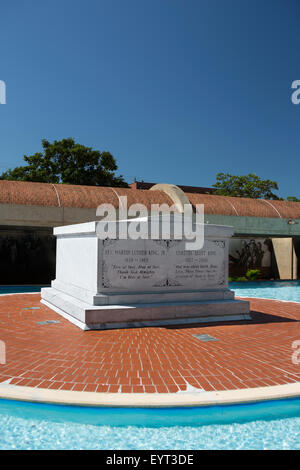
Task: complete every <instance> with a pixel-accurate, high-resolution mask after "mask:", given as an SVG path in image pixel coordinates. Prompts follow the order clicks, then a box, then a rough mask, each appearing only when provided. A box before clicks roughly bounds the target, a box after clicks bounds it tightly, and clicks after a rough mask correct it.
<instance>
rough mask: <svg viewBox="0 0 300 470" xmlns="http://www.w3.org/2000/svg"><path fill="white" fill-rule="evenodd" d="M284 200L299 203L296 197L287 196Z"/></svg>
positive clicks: (299, 200)
mask: <svg viewBox="0 0 300 470" xmlns="http://www.w3.org/2000/svg"><path fill="white" fill-rule="evenodd" d="M286 200H287V201H289V202H300V199H298V198H297V197H296V196H288V197H287V198H286Z"/></svg>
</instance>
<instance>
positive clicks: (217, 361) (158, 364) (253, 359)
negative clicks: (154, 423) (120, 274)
mask: <svg viewBox="0 0 300 470" xmlns="http://www.w3.org/2000/svg"><path fill="white" fill-rule="evenodd" d="M249 300H250V301H251V310H252V315H253V321H252V322H250V321H243V322H236V323H232V322H231V323H229V322H228V323H222V324H220V323H214V324H205V325H203V324H201V325H197V326H194V325H193V326H192V327H191V326H190V325H189V326H188V327H183V326H173V327H160V328H159V327H151V328H132V329H119V330H107V331H81V330H80V329H79V328H77V327H76V326H74V325H72V324H71V323H69V322H68V321H67V320H65V319H64V318H62V317H60V316H59V315H58V314H56V313H55V312H53V311H52V310H50V309H49V308H47V307H46V306H44V305H42V304H41V303H40V294H29V295H7V296H0V340H1V341H4V342H5V344H6V364H0V382H5V381H7V380H8V379H10V383H11V384H14V385H19V386H29V387H39V388H48V389H61V390H77V391H93V392H114V393H115V392H121V393H122V392H123V393H136V392H140V393H155V392H156V393H165V392H169V393H175V392H178V391H179V390H181V391H185V390H187V391H189V390H190V391H192V390H193V387H194V388H196V389H203V390H207V391H209V390H230V389H241V388H253V387H261V386H271V385H279V384H286V383H293V382H298V381H300V364H299V365H295V364H293V363H292V353H293V349H292V342H293V341H294V340H300V304H297V303H292V302H279V301H275V300H263V299H249ZM46 320H56V321H57V320H58V321H60V323H49V324H39V322H45V321H46ZM195 334H206V335H211V336H213V337H214V338H216V339H217V340H218V341H210V342H201V341H200V340H199V339H197V338H196V337H195V336H194V335H195Z"/></svg>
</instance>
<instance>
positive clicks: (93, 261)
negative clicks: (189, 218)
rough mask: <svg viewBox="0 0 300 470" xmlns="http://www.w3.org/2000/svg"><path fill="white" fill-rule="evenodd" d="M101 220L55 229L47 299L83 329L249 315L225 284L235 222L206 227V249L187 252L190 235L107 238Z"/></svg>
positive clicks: (44, 292) (45, 292) (44, 295)
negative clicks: (52, 274) (52, 272)
mask: <svg viewBox="0 0 300 470" xmlns="http://www.w3.org/2000/svg"><path fill="white" fill-rule="evenodd" d="M135 220H140V221H142V222H143V223H149V218H147V219H135ZM130 222H132V220H121V221H118V222H116V223H117V224H128V223H130ZM101 223H102V222H88V223H84V224H76V225H70V226H64V227H57V228H55V229H54V234H55V236H56V238H57V255H56V279H55V280H54V281H52V284H51V287H50V288H43V289H42V302H43V303H44V304H45V305H47V306H48V307H50V308H52V309H53V310H55V311H56V312H58V313H59V314H61V315H62V316H64V317H65V318H67V319H68V320H70V321H71V322H73V323H74V324H76V325H77V326H79V327H80V328H82V329H105V328H122V327H135V326H147V325H168V324H192V323H199V322H207V321H209V322H211V321H224V320H225V321H235V320H245V319H250V314H249V302H247V301H240V300H235V298H234V292H232V291H231V290H230V289H229V288H228V245H229V239H230V238H231V236H232V234H233V229H232V227H228V226H220V225H209V224H204V246H203V248H202V249H200V250H199V249H198V250H186V245H185V242H186V240H185V239H182V240H175V239H172V238H169V239H166V238H164V239H162V238H157V239H155V240H153V239H138V240H130V239H119V238H117V237H116V238H114V239H104V240H103V239H100V238H99V237H98V235H97V233H98V228H99V227H97V225H98V224H101Z"/></svg>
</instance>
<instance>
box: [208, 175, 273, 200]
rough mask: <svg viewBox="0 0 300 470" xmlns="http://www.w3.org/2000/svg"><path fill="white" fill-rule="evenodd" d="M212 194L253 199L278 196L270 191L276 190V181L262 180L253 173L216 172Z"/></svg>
mask: <svg viewBox="0 0 300 470" xmlns="http://www.w3.org/2000/svg"><path fill="white" fill-rule="evenodd" d="M216 179H217V181H216V183H215V184H213V187H214V188H216V190H215V192H214V194H218V195H219V196H234V197H248V198H255V199H277V200H279V199H280V198H279V197H278V196H277V195H276V194H274V193H273V192H272V190H278V184H277V183H276V181H271V180H262V179H261V178H260V177H259V176H257V175H255V174H254V173H249V175H245V176H233V175H231V174H229V173H218V174H217V177H216Z"/></svg>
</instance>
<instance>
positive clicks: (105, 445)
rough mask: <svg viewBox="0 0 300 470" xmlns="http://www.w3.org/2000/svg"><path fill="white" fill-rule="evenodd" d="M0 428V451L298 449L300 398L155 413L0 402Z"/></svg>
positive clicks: (145, 410)
mask: <svg viewBox="0 0 300 470" xmlns="http://www.w3.org/2000/svg"><path fill="white" fill-rule="evenodd" d="M275 416H277V417H278V418H279V419H274V417H275ZM116 423H119V425H117V424H116ZM125 423H126V424H125ZM0 429H1V433H0V449H105V450H113V449H116V450H117V449H118V450H128V449H129V450H130V449H135V450H138V449H149V450H151V449H162V450H164V449H190V450H198V449H300V399H294V400H282V401H274V402H267V403H259V404H252V405H235V406H224V407H207V408H202V409H201V408H191V409H180V408H176V409H159V410H150V409H140V410H135V409H118V408H114V409H113V408H107V409H104V408H102V409H100V408H96V409H94V408H81V407H77V408H76V407H67V406H55V405H41V404H30V403H22V402H10V401H6V400H1V401H0Z"/></svg>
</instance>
